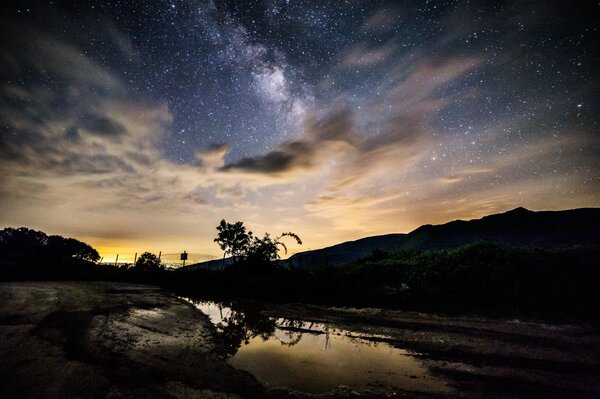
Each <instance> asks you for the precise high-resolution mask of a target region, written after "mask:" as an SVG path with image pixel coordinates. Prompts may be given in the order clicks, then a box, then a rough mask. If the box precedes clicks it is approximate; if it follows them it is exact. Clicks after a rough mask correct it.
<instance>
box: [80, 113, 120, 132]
mask: <svg viewBox="0 0 600 399" xmlns="http://www.w3.org/2000/svg"><path fill="white" fill-rule="evenodd" d="M80 125H81V128H83V129H85V130H86V131H88V132H89V133H91V134H96V135H98V136H104V137H118V136H121V135H123V134H125V132H126V131H127V130H126V129H125V126H123V125H122V124H120V123H119V122H117V121H114V120H112V119H110V118H109V117H107V116H105V115H89V116H87V117H84V118H83V120H82V121H81V124H80Z"/></svg>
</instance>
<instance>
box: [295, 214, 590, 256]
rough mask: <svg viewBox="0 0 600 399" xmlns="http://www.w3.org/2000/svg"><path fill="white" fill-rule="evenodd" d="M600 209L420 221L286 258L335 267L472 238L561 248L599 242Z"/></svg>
mask: <svg viewBox="0 0 600 399" xmlns="http://www.w3.org/2000/svg"><path fill="white" fill-rule="evenodd" d="M599 226H600V208H580V209H571V210H565V211H540V212H534V211H530V210H527V209H525V208H521V207H519V208H516V209H513V210H511V211H508V212H505V213H500V214H495V215H490V216H485V217H483V218H481V219H475V220H469V221H465V220H455V221H452V222H449V223H445V224H442V225H429V224H428V225H423V226H421V227H419V228H417V229H415V230H413V231H412V232H410V233H408V234H386V235H381V236H374V237H366V238H362V239H359V240H356V241H348V242H344V243H341V244H337V245H333V246H331V247H327V248H323V249H317V250H312V251H306V252H299V253H297V254H295V255H294V256H292V257H290V258H289V259H288V260H287V262H286V263H288V264H290V265H297V266H302V267H321V266H338V265H342V264H346V263H350V262H354V261H356V260H358V259H361V258H364V257H366V256H369V255H371V254H372V253H373V251H376V250H381V251H385V252H389V253H393V252H398V251H403V250H412V251H424V250H440V249H451V248H457V247H460V246H463V245H466V244H471V243H476V242H482V241H485V242H493V243H498V244H505V245H512V246H531V247H537V248H559V247H568V246H574V245H599V244H600V227H599Z"/></svg>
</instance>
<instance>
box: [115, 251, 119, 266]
mask: <svg viewBox="0 0 600 399" xmlns="http://www.w3.org/2000/svg"><path fill="white" fill-rule="evenodd" d="M118 264H119V254H117V258H116V259H115V267H116V266H117V265H118Z"/></svg>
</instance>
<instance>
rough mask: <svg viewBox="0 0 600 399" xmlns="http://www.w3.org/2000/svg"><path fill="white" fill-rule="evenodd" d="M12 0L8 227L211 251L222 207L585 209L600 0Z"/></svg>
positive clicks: (6, 43) (347, 219) (373, 213)
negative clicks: (527, 0) (537, 0)
mask: <svg viewBox="0 0 600 399" xmlns="http://www.w3.org/2000/svg"><path fill="white" fill-rule="evenodd" d="M14 3H15V4H10V3H9V4H7V5H3V6H2V8H3V12H2V17H1V18H2V28H1V31H2V39H0V40H1V41H2V48H1V54H0V66H1V71H0V74H1V77H2V86H1V88H0V129H1V130H0V134H1V138H2V142H1V144H0V167H1V168H2V170H3V173H2V177H1V178H0V183H1V186H0V203H1V204H2V208H3V211H2V213H1V214H0V222H1V223H2V224H4V225H13V226H15V225H27V226H30V227H34V228H38V229H44V230H46V231H49V232H51V233H60V234H65V235H74V236H77V237H81V238H83V239H87V240H88V241H90V242H92V243H94V244H96V245H98V246H100V247H101V249H104V250H105V251H106V252H107V253H110V252H111V251H113V249H114V251H116V249H115V248H120V249H121V251H123V250H125V251H132V252H133V251H134V249H133V248H136V249H137V248H139V247H141V246H146V247H147V248H148V249H153V250H159V249H163V248H164V249H168V250H178V249H180V248H184V247H185V248H188V249H191V250H194V251H198V252H204V253H217V252H218V248H217V247H216V246H215V245H214V244H213V243H212V236H213V235H214V227H215V226H216V224H217V223H218V221H219V220H220V219H221V218H226V219H231V220H233V219H239V220H244V221H245V222H246V223H248V224H249V225H250V226H251V227H252V228H254V229H256V230H258V231H265V230H268V231H274V232H278V231H279V230H290V229H291V230H294V231H296V232H298V233H299V234H300V235H301V236H302V238H303V240H304V241H305V242H306V243H307V244H308V246H310V247H318V246H322V245H326V244H331V243H335V242H337V241H339V240H344V239H352V238H359V237H362V236H366V235H371V234H381V233H386V232H403V231H408V230H410V229H412V228H414V227H417V226H418V225H420V224H422V223H439V222H445V221H448V220H451V219H455V218H470V217H478V216H482V215H485V214H489V213H493V212H499V211H504V210H508V209H510V208H513V207H516V206H526V207H529V208H532V209H564V208H570V207H583V206H599V205H600V195H599V194H600V181H599V166H598V165H599V164H600V162H598V154H599V153H600V152H599V151H600V138H599V137H600V136H599V132H598V115H599V106H598V96H597V89H598V82H599V81H598V77H599V76H598V72H597V71H598V69H597V65H596V64H597V61H598V60H597V57H598V44H597V43H598V42H597V36H598V27H599V23H598V21H597V19H596V18H594V15H597V14H598V11H599V10H598V9H599V8H600V6H598V4H597V3H589V4H587V5H586V4H582V3H581V4H580V3H578V4H574V3H573V2H543V4H541V5H540V4H537V5H527V4H524V2H496V1H492V2H471V3H467V2H458V1H440V2H436V1H423V2H412V1H411V2H397V1H393V2H384V1H358V0H355V1H327V2H309V1H294V0H288V1H274V0H271V1H155V2H150V1H148V2H139V1H98V2H77V3H76V4H74V3H71V2H44V3H39V4H38V3H35V2H23V1H19V2H14ZM540 3H542V2H540ZM140 249H145V248H140ZM114 251H113V252H114Z"/></svg>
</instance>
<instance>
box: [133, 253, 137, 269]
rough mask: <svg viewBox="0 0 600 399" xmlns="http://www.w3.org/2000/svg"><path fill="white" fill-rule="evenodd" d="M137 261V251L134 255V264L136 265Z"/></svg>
mask: <svg viewBox="0 0 600 399" xmlns="http://www.w3.org/2000/svg"><path fill="white" fill-rule="evenodd" d="M135 262H137V252H136V253H135V256H134V257H133V266H135Z"/></svg>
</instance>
